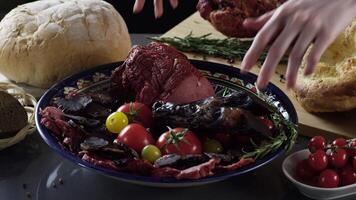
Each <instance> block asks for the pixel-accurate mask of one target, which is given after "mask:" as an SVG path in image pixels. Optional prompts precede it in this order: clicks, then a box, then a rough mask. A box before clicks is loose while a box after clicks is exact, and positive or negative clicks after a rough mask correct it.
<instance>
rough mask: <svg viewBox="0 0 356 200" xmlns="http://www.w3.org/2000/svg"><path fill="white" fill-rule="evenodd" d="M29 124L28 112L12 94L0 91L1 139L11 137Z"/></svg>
mask: <svg viewBox="0 0 356 200" xmlns="http://www.w3.org/2000/svg"><path fill="white" fill-rule="evenodd" d="M26 125H27V113H26V110H25V108H24V107H23V106H22V105H21V104H20V102H19V101H18V100H17V99H16V98H15V97H13V96H12V95H10V94H8V93H6V92H3V91H0V139H4V138H9V137H12V136H14V135H16V133H17V132H18V131H19V130H21V129H22V128H23V127H25V126H26Z"/></svg>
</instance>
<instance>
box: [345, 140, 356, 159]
mask: <svg viewBox="0 0 356 200" xmlns="http://www.w3.org/2000/svg"><path fill="white" fill-rule="evenodd" d="M349 147H351V148H356V140H353V141H351V142H350V143H349ZM347 153H348V154H349V156H355V155H356V150H354V149H350V150H347Z"/></svg>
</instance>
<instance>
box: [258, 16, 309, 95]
mask: <svg viewBox="0 0 356 200" xmlns="http://www.w3.org/2000/svg"><path fill="white" fill-rule="evenodd" d="M305 22H306V19H304V17H303V16H296V17H294V18H293V19H292V20H290V21H289V22H288V24H287V26H286V27H285V28H284V29H283V31H282V32H281V34H280V35H279V36H278V37H277V39H276V40H275V41H274V43H273V44H272V46H271V48H270V49H269V51H268V54H267V57H266V60H265V61H264V63H263V65H262V68H261V71H260V74H259V76H258V79H257V87H258V88H265V87H266V86H267V84H268V82H269V81H270V80H271V78H272V76H273V74H274V73H275V70H276V67H277V65H278V63H279V62H280V60H281V59H282V57H283V55H284V54H285V53H286V51H287V49H288V47H289V46H290V45H291V43H292V42H293V40H294V39H295V38H296V37H297V35H298V34H299V32H300V30H301V29H302V27H303V26H304V24H305Z"/></svg>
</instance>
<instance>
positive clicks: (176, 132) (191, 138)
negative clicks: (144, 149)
mask: <svg viewBox="0 0 356 200" xmlns="http://www.w3.org/2000/svg"><path fill="white" fill-rule="evenodd" d="M156 146H157V147H158V148H159V149H161V151H162V154H163V155H166V154H179V155H189V154H202V144H201V142H200V140H199V138H198V137H197V136H196V135H195V134H194V133H193V132H192V131H189V130H188V129H185V128H175V129H171V130H169V131H166V132H164V133H163V134H162V135H161V136H160V137H159V138H158V140H157V143H156Z"/></svg>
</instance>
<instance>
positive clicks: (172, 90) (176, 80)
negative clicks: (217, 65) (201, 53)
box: [112, 42, 215, 105]
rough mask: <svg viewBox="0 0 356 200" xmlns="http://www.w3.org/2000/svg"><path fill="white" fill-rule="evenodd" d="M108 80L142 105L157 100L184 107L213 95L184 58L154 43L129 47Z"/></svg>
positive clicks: (196, 71)
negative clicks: (131, 94) (186, 104)
mask: <svg viewBox="0 0 356 200" xmlns="http://www.w3.org/2000/svg"><path fill="white" fill-rule="evenodd" d="M112 80H113V81H114V82H115V83H116V84H117V85H118V86H121V87H122V91H125V92H126V93H134V95H135V96H136V101H139V102H141V103H144V104H146V105H152V103H153V102H155V101H158V100H162V101H165V102H174V103H188V102H192V101H196V100H200V99H204V98H207V97H209V96H213V95H215V93H214V89H213V87H212V85H211V84H210V82H209V81H208V80H207V79H206V78H205V77H203V76H202V75H201V74H200V72H199V71H198V70H197V69H196V68H195V67H194V66H193V65H192V64H191V63H190V62H189V60H188V59H187V57H186V56H185V55H184V54H182V53H180V52H179V51H177V50H176V49H174V48H173V47H170V46H167V45H164V44H161V43H157V42H152V43H150V44H148V45H146V46H135V47H133V48H132V49H131V51H130V53H129V55H128V57H127V59H126V60H125V62H124V63H123V64H122V65H121V66H119V67H118V68H117V69H116V70H115V72H114V74H113V76H112Z"/></svg>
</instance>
